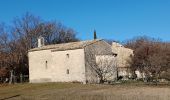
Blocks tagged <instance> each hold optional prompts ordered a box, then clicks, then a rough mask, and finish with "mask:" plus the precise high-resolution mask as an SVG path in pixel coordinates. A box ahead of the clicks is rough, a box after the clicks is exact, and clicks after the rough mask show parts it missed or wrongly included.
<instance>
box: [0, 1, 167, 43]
mask: <svg viewBox="0 0 170 100" xmlns="http://www.w3.org/2000/svg"><path fill="white" fill-rule="evenodd" d="M26 12H30V13H32V14H34V15H37V16H40V17H41V18H42V19H44V20H56V21H59V22H61V23H63V24H64V25H65V26H67V27H71V28H73V29H74V30H76V31H77V33H78V37H79V38H80V39H82V40H87V39H92V38H93V30H94V29H96V31H97V35H98V37H99V38H105V39H114V40H119V41H123V40H126V39H130V38H132V37H134V36H139V35H147V36H151V37H155V38H161V39H162V40H164V41H170V0H1V1H0V22H4V23H11V22H12V20H13V18H14V17H16V16H22V15H23V14H25V13H26Z"/></svg>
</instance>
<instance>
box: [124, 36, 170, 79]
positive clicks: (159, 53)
mask: <svg viewBox="0 0 170 100" xmlns="http://www.w3.org/2000/svg"><path fill="white" fill-rule="evenodd" d="M126 46H128V47H130V48H132V49H133V50H134V56H133V57H132V62H131V68H132V69H133V70H134V71H135V70H139V71H140V72H141V73H144V74H145V78H152V79H151V80H153V79H156V80H158V78H159V76H160V74H161V72H163V71H166V70H167V69H168V68H169V67H170V66H169V64H168V63H169V62H168V58H169V54H168V53H169V52H170V49H169V45H168V43H164V42H161V41H160V40H156V39H152V38H147V37H139V38H137V39H134V40H131V41H130V42H128V43H127V44H126Z"/></svg>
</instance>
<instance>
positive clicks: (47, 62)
mask: <svg viewBox="0 0 170 100" xmlns="http://www.w3.org/2000/svg"><path fill="white" fill-rule="evenodd" d="M47 63H48V62H47V61H45V68H46V69H47V68H48V66H47Z"/></svg>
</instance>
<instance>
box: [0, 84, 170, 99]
mask: <svg viewBox="0 0 170 100" xmlns="http://www.w3.org/2000/svg"><path fill="white" fill-rule="evenodd" d="M0 100H170V87H169V86H149V85H134V84H132V85H131V84H130V85H127V84H121V85H92V84H91V85H88V84H87V85H83V84H77V83H41V84H28V83H27V84H15V85H0Z"/></svg>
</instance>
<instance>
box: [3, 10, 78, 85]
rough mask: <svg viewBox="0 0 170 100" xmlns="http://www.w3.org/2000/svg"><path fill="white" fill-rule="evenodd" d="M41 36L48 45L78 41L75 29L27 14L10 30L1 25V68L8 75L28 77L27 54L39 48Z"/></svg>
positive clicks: (15, 22) (14, 22) (16, 19)
mask: <svg viewBox="0 0 170 100" xmlns="http://www.w3.org/2000/svg"><path fill="white" fill-rule="evenodd" d="M40 36H43V37H44V38H45V43H46V45H49V44H56V43H66V42H72V41H78V39H77V38H76V32H75V31H74V30H73V29H71V28H67V27H65V26H64V25H62V24H61V23H57V22H55V21H43V20H42V19H41V18H40V17H37V16H34V15H32V14H30V13H26V14H25V15H24V16H22V17H17V18H15V19H14V21H13V24H12V25H11V26H10V27H8V28H6V27H5V26H4V25H0V56H1V58H0V64H1V67H6V68H7V69H8V73H9V74H15V76H19V75H20V74H27V75H28V56H27V53H28V50H29V49H31V48H35V47H37V39H38V37H40ZM1 67H0V68H1ZM3 70H4V69H3ZM3 70H2V71H3ZM8 76H9V77H10V76H11V77H10V79H11V80H10V83H11V81H12V80H13V79H12V77H13V75H8ZM0 77H1V76H0Z"/></svg>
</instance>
